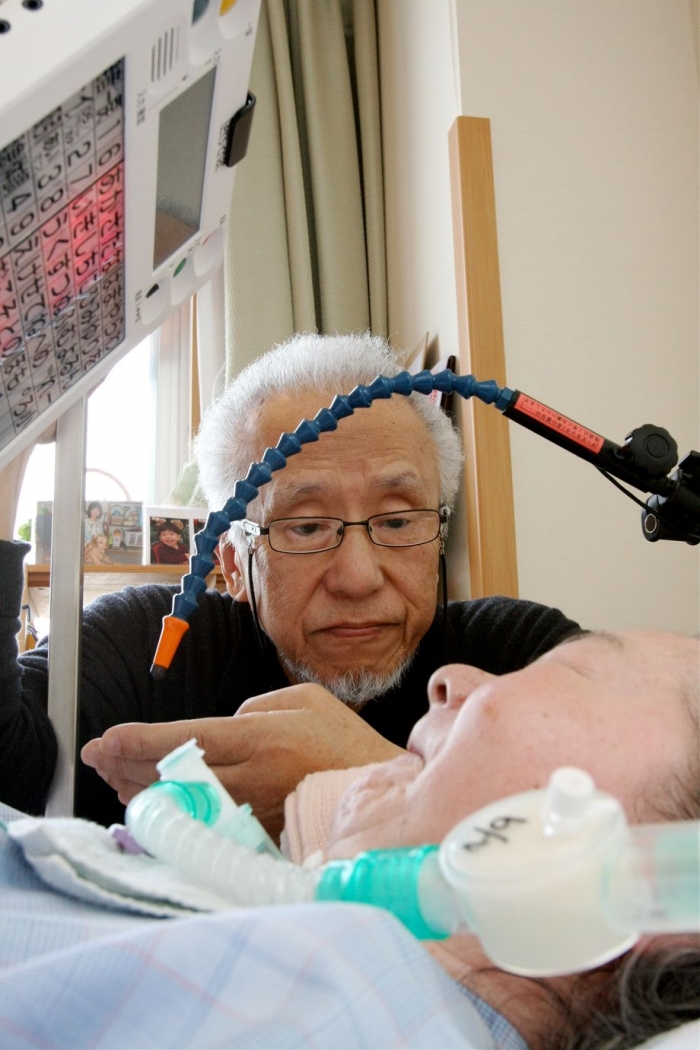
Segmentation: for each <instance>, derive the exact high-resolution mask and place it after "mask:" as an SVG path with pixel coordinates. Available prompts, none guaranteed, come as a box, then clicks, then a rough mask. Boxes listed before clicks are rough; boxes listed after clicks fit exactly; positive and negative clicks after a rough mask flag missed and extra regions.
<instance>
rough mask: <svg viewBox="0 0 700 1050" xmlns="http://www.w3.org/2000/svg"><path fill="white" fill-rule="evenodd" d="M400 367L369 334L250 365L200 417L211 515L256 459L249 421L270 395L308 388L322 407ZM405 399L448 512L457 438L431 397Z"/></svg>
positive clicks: (301, 343) (307, 336)
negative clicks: (431, 456)
mask: <svg viewBox="0 0 700 1050" xmlns="http://www.w3.org/2000/svg"><path fill="white" fill-rule="evenodd" d="M402 369H403V364H402V363H401V360H400V359H399V357H398V355H397V354H396V353H395V351H394V350H393V349H392V348H391V347H390V346H389V344H388V343H387V341H386V340H385V339H383V338H381V337H380V336H373V335H371V334H370V333H369V332H366V333H363V334H360V335H357V334H355V335H333V336H329V335H316V334H313V333H301V334H298V335H295V336H293V337H292V338H291V339H289V340H288V341H287V342H285V343H281V344H280V345H278V346H275V347H273V348H272V349H271V350H269V351H268V352H267V353H266V354H263V355H262V357H259V358H258V359H257V360H256V361H253V362H252V364H250V365H248V366H247V368H244V369H243V371H242V372H240V373H239V375H237V376H236V377H235V378H234V379H233V380H232V381H231V382H230V384H229V385H228V387H227V388H226V390H225V391H224V393H223V394H222V395H221V396H220V397H219V398H218V399H217V401H215V402H214V404H213V405H212V406H211V407H210V408H209V410H208V411H207V412H206V414H205V416H204V418H203V420H202V424H201V427H200V430H199V434H198V436H197V440H196V454H197V460H198V463H199V477H200V485H201V487H202V491H203V492H204V495H205V497H206V500H207V503H208V505H209V508H210V510H221V509H222V507H223V506H224V504H225V503H226V501H227V500H228V499H229V497H230V496H232V495H233V487H234V484H235V483H236V481H239V480H241V479H243V478H244V477H245V475H246V474H247V472H248V468H249V466H250V463H251V461H252V459H256V460H260V459H261V458H262V455H263V453H264V451H265V450H264V449H263V448H260V449H256V448H254V447H252V446H251V437H252V439H253V440H255V433H254V432H253V434H252V435H251V428H250V422H249V421H250V418H251V416H252V413H253V412H254V411H255V410H256V409H258V408H259V407H260V406H261V405H262V404H263V402H265V401H266V400H267V399H268V398H274V397H279V396H281V395H285V394H286V395H289V394H300V393H302V392H303V391H309V390H314V391H318V395H319V405H318V407H319V409H321V408H324V407H327V406H326V405H325V404H324V401H323V396H324V394H327V395H329V396H330V398H332V397H333V396H334V395H335V394H347V393H349V392H350V390H351V389H352V388H353V387H355V386H357V384H358V383H362V384H365V385H366V384H369V383H371V382H372V380H373V379H375V378H376V376H378V375H385V376H394V375H397V374H398V373H399V372H400V371H402ZM394 396H399V395H394ZM407 400H408V401H409V403H410V404H411V405H412V406H413V408H414V410H415V411H416V412H417V413H418V415H419V416H420V418H421V419H422V420H423V422H424V424H425V427H426V429H427V431H428V433H429V435H430V438H431V440H432V441H433V443H434V445H435V452H436V455H437V460H438V467H439V473H440V500H441V503H443V504H444V505H445V506H447V507H449V508H450V509H452V506H453V503H454V499H455V496H456V493H457V487H458V485H459V476H460V472H461V468H462V446H461V442H460V440H459V436H458V434H457V432H456V430H455V428H454V427H453V426H452V423H451V422H450V420H449V419H448V417H447V416H446V415H445V413H444V412H443V411H442V410H441V409H440V407H439V406H438V405H437V404H436V402H434V401H433V400H432V399H431V398H429V397H426V396H425V395H423V394H416V393H413V394H410V395H409V396H408V398H407ZM370 411H371V409H370ZM299 422H301V420H299ZM340 426H343V422H342V421H341V422H340ZM302 455H303V453H302Z"/></svg>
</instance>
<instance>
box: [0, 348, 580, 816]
mask: <svg viewBox="0 0 700 1050" xmlns="http://www.w3.org/2000/svg"><path fill="white" fill-rule="evenodd" d="M399 370H400V365H399V364H398V363H397V360H396V358H395V356H394V354H393V352H392V351H391V349H390V348H389V347H388V346H387V345H386V343H385V342H384V341H383V340H381V339H378V338H376V337H371V336H368V335H364V336H337V337H324V336H316V335H302V336H297V337H295V338H294V339H292V340H291V341H290V342H288V343H286V344H284V345H282V346H280V347H277V348H275V349H274V350H272V351H270V352H269V353H268V354H266V355H264V356H263V357H262V358H261V359H259V360H258V361H257V362H255V363H254V364H253V365H251V366H250V367H249V368H248V369H246V370H245V371H244V372H243V373H241V375H240V376H239V377H237V379H236V380H234V381H233V382H232V383H231V384H230V385H229V387H228V389H227V390H226V392H225V393H224V395H223V396H222V397H221V399H220V400H219V402H217V404H216V405H214V406H213V408H212V409H211V410H210V412H209V413H208V415H207V417H206V419H205V420H204V422H203V424H202V428H201V432H200V436H199V442H198V459H199V464H200V471H201V478H202V484H203V486H204V490H205V493H206V496H207V499H208V501H209V503H210V506H211V507H212V509H214V510H218V509H220V507H222V506H223V505H224V503H225V501H226V500H227V498H228V497H229V496H230V495H231V492H232V488H233V484H234V483H235V481H236V480H237V479H240V478H243V477H244V476H245V473H246V471H247V468H248V465H249V463H250V461H251V460H254V459H259V458H260V456H261V455H262V453H263V451H264V449H265V448H266V447H267V446H272V445H274V444H275V443H276V441H277V439H278V438H279V435H280V433H281V432H282V431H284V430H293V429H294V428H295V427H296V425H297V424H298V423H299V421H300V420H301V418H302V417H304V416H313V415H315V413H316V412H317V411H318V409H319V408H322V407H323V406H324V405H326V404H327V403H329V401H330V400H332V398H333V396H334V395H335V394H336V393H342V392H347V391H349V390H350V389H351V388H352V387H353V386H355V385H356V384H357V383H369V382H371V380H372V379H373V378H374V377H375V376H376V375H378V374H385V375H386V374H396V373H397V372H398V371H399ZM459 468H460V454H459V443H458V440H457V437H456V435H455V434H454V432H453V431H452V428H451V425H450V423H449V421H448V420H447V419H446V417H444V415H443V414H442V413H441V412H440V409H439V408H438V406H437V405H436V404H434V403H433V402H432V401H430V400H429V399H428V398H426V397H423V396H422V395H418V394H413V395H411V397H410V398H408V399H406V398H403V397H393V398H391V399H390V400H387V401H379V402H377V403H375V404H374V405H373V406H372V407H371V409H370V410H369V411H365V412H362V411H358V412H356V413H355V414H354V415H353V416H351V417H350V418H348V419H345V420H343V421H342V422H341V423H340V425H339V427H338V430H337V432H335V433H333V434H330V435H329V434H324V435H323V436H322V437H321V439H320V440H319V441H318V443H316V444H313V445H307V446H305V448H304V450H303V452H302V453H301V454H300V455H297V456H294V457H293V458H292V459H290V461H289V464H288V466H287V467H286V468H285V469H284V470H281V471H279V472H278V473H276V474H275V475H274V477H273V480H272V481H271V482H270V483H269V484H267V485H265V486H264V487H263V488H262V489H261V490H260V494H259V496H258V497H257V498H256V500H255V501H254V502H253V503H251V504H250V505H249V507H248V515H249V517H248V520H247V521H246V522H245V523H242V524H240V523H236V524H235V525H234V526H233V527H232V529H231V530H230V533H229V534H228V535H227V536H225V537H223V538H222V541H221V544H220V555H221V562H222V566H223V571H224V575H225V578H226V583H227V588H228V594H227V595H221V594H219V593H218V592H214V591H211V592H207V593H206V594H205V595H203V596H202V598H201V599H200V606H199V608H198V609H197V611H196V612H195V613H194V614H193V616H192V618H191V621H190V630H189V631H188V632H187V634H186V635H185V637H184V640H183V642H182V644H181V646H180V651H179V652H178V654H177V656H176V658H175V660H174V662H173V664H172V667H171V668H170V670H169V672H168V674H167V675H166V676H165V678H163V679H162V680H159V681H156V680H154V679H153V678H152V677H151V676H150V674H149V667H150V663H151V659H152V657H153V653H154V651H155V646H156V643H157V639H158V635H159V633H160V626H161V620H162V617H163V616H164V615H165V614H166V613H168V612H169V611H170V605H171V599H172V592H173V588H169V587H162V586H146V587H139V588H127V589H126V590H124V591H122V592H119V593H117V594H112V595H106V596H104V597H103V598H101V599H99V600H98V601H96V602H94V603H93V604H92V606H91V607H89V608H88V609H87V610H86V612H85V615H84V627H83V638H82V660H83V668H82V682H81V718H80V743H81V745H83V747H82V757H83V760H84V764H83V765H82V766H81V768H80V770H79V774H78V792H77V812H78V814H79V815H82V816H87V817H90V818H92V819H95V820H98V821H101V822H109V821H113V820H119V819H121V816H122V812H123V810H122V808H121V805H120V802H121V803H124V802H126V801H128V800H129V798H131V797H132V795H133V794H135V793H136V792H137V791H138V790H140V789H141V788H142V787H143V786H144V785H145V784H148V783H150V782H151V781H152V780H153V779H154V778H155V776H156V773H155V763H156V762H157V761H158V759H159V758H161V757H162V756H163V755H164V754H166V753H167V752H168V751H170V750H171V749H172V748H173V747H175V746H177V744H179V743H182V742H183V741H185V740H187V739H189V738H190V737H192V736H193V735H195V736H197V738H198V740H199V742H200V744H201V746H203V747H204V748H205V749H206V752H207V759H208V760H209V761H210V762H211V763H212V764H213V766H214V768H215V769H216V771H217V773H218V774H219V776H220V777H221V779H222V780H223V782H224V783H225V785H226V787H227V788H228V789H229V791H230V792H231V794H232V795H233V796H234V798H236V799H237V801H239V802H243V801H249V802H251V804H252V805H253V807H254V809H255V811H256V813H257V814H258V816H259V817H260V818H261V819H262V820H263V821H264V822H265V823H266V824H267V826H268V828H269V829H270V830H271V831H272V832H277V831H279V829H280V827H281V818H282V806H283V802H284V798H285V796H286V795H287V794H288V793H289V792H290V791H291V790H292V789H293V788H294V787H295V785H296V784H297V783H298V782H299V781H300V780H301V779H302V778H303V777H304V776H305V775H306V774H307V773H309V772H311V771H314V770H319V769H330V768H342V767H347V766H354V765H362V764H364V763H367V762H372V761H380V760H383V759H386V758H390V757H392V755H394V754H396V752H397V751H398V750H400V749H401V748H403V747H404V746H405V744H406V741H407V739H408V736H409V733H410V730H411V728H412V726H413V725H414V723H415V722H416V721H417V720H418V719H419V718H420V717H421V716H422V715H423V714H424V712H425V710H426V699H425V697H426V685H427V682H428V679H429V677H430V675H431V674H432V673H433V671H435V670H436V668H437V667H439V666H440V665H441V664H444V663H446V662H465V663H470V664H474V665H476V666H478V667H480V668H482V669H483V670H485V671H488V672H491V673H495V674H502V673H506V672H509V671H513V670H516V669H518V668H520V667H522V666H524V665H525V664H528V663H529V662H530V661H531V660H533V659H535V658H536V657H537V656H539V655H540V654H541V653H543V652H545V651H546V650H548V649H550V648H552V647H553V646H554V645H556V644H557V643H558V642H560V641H561V640H562V639H563V638H565V637H566V636H567V635H569V634H571V633H573V632H575V631H576V630H577V626H576V624H574V623H573V622H572V621H571V620H568V619H566V618H565V617H564V616H563V615H562V614H561V613H560V612H558V611H557V610H553V609H547V608H545V607H543V606H540V605H535V604H533V603H529V602H520V601H514V600H511V599H506V598H492V599H483V600H479V601H472V602H453V603H450V605H449V606H448V609H447V614H446V616H445V615H443V611H442V610H441V609H439V610H437V609H436V605H437V595H438V577H439V566H440V559H441V557H442V547H443V538H444V534H445V529H446V523H447V518H448V516H449V510H450V508H451V506H452V501H453V500H454V496H455V492H456V489H457V484H458V476H459ZM5 534H6V535H7V533H5ZM25 551H26V547H25V546H23V545H21V544H8V543H0V588H1V595H0V601H1V603H2V606H1V607H2V609H3V612H4V613H5V616H6V619H4V620H2V619H0V624H4V628H2V630H4V633H3V634H0V690H1V691H0V697H2V700H1V701H0V705H1V706H0V798H2V799H3V800H4V801H6V802H8V803H11V804H13V805H15V806H17V807H18V808H22V809H24V810H25V811H28V810H29V811H31V810H33V811H37V810H38V809H40V808H41V806H42V805H43V804H44V801H45V798H46V795H47V793H48V790H49V786H50V781H51V777H52V775H53V769H54V765H55V743H54V739H53V734H52V730H51V726H50V724H49V722H48V719H47V716H46V713H45V704H46V674H47V647H46V644H42V645H40V646H38V647H37V648H36V649H34V650H33V651H32V652H30V653H26V654H23V655H22V656H21V657H20V658H19V662H18V660H17V658H16V652H15V650H14V644H15V643H14V637H13V633H12V632H13V631H14V626H15V625H14V622H13V619H12V617H14V616H16V615H17V611H18V609H19V602H20V597H19V596H20V591H21V560H22V557H23V556H24V552H25ZM308 682H313V683H317V684H319V685H322V686H324V687H325V688H326V690H330V692H331V693H332V694H333V696H330V697H329V696H328V695H327V693H324V692H323V691H322V690H306V689H304V686H303V683H308ZM288 685H296V686H297V687H298V688H297V689H296V690H291V691H289V692H287V693H286V694H285V696H286V700H285V707H284V709H279V707H278V698H277V697H269V696H266V695H265V694H267V693H269V692H270V691H271V690H276V689H279V688H282V687H284V686H288ZM260 694H263V695H260ZM336 698H337V699H336ZM232 715H235V717H233V718H232V717H231V716H232ZM193 720H194V721H193ZM124 723H135V724H130V725H125V724H124ZM95 773H97V774H98V776H96V775H95ZM100 778H101V779H100Z"/></svg>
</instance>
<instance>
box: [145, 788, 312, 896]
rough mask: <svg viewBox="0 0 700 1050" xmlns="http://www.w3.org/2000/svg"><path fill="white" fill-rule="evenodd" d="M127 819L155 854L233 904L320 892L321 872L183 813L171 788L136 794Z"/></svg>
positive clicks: (147, 847)
mask: <svg viewBox="0 0 700 1050" xmlns="http://www.w3.org/2000/svg"><path fill="white" fill-rule="evenodd" d="M126 824H127V827H128V829H129V832H130V833H131V835H132V836H133V837H134V839H135V840H136V841H137V842H138V844H139V845H140V846H142V847H143V848H144V849H145V850H147V851H148V852H149V853H151V854H152V855H153V856H154V857H158V859H159V860H163V861H166V862H167V863H169V864H172V865H173V867H175V868H177V869H178V870H179V871H181V872H182V873H183V874H184V875H187V876H189V878H191V879H192V881H193V882H195V883H198V884H199V885H200V886H207V887H208V888H209V889H211V890H214V892H216V893H218V894H219V895H220V896H221V897H223V898H224V899H225V900H228V901H230V902H231V904H239V905H242V906H256V905H263V904H285V903H295V902H298V901H312V900H314V898H315V890H316V883H317V881H318V875H317V873H316V872H314V871H313V870H311V869H307V868H300V867H298V866H297V865H295V864H291V863H288V862H287V861H284V860H282V861H280V860H277V859H275V858H274V857H271V856H269V855H266V854H265V853H255V852H253V851H252V850H251V849H250V848H248V847H246V846H241V845H239V844H238V843H237V842H235V841H234V840H233V839H230V838H224V837H223V836H221V835H217V834H216V833H215V832H214V831H212V830H210V829H209V828H207V827H205V825H204V824H202V823H201V822H200V821H199V820H196V819H193V817H191V816H188V815H187V814H185V813H183V812H182V810H181V809H180V806H179V804H178V802H177V801H175V799H174V798H173V797H172V796H171V794H170V793H169V792H167V791H162V790H159V791H151V790H150V789H147V790H146V791H142V792H141V793H140V794H139V795H136V797H135V798H133V799H132V800H131V802H130V803H129V805H128V806H127V809H126Z"/></svg>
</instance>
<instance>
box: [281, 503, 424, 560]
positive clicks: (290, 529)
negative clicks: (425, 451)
mask: <svg viewBox="0 0 700 1050" xmlns="http://www.w3.org/2000/svg"><path fill="white" fill-rule="evenodd" d="M355 525H362V526H363V527H365V528H366V529H367V531H368V532H369V536H370V539H371V540H372V542H373V543H376V544H377V545H378V546H380V547H417V546H419V545H420V544H422V543H430V542H431V540H434V539H436V538H437V536H438V534H439V531H440V514H439V512H438V511H437V510H405V511H399V512H398V513H397V512H394V513H392V514H375V515H373V516H372V517H371V518H369V519H368V520H367V522H344V521H342V520H341V519H340V518H306V517H304V518H278V519H276V520H274V521H271V522H270V524H269V526H268V539H269V542H270V546H271V547H272V549H273V550H276V551H278V552H280V553H282V554H312V553H315V552H318V551H325V550H332V549H333V547H337V546H338V545H339V544H340V543H341V541H342V539H343V534H344V531H345V528H347V527H352V526H355Z"/></svg>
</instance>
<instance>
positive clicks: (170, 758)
mask: <svg viewBox="0 0 700 1050" xmlns="http://www.w3.org/2000/svg"><path fill="white" fill-rule="evenodd" d="M203 756H204V751H203V750H202V748H201V747H198V746H197V741H196V739H194V738H193V739H192V740H188V741H187V743H185V744H182V745H181V746H180V747H176V748H175V750H174V751H171V752H170V753H169V754H168V755H166V756H165V758H163V759H161V761H160V762H159V763H158V764H157V766H156V769H157V770H158V772H159V774H160V777H161V779H160V785H163V784H165V783H169V782H172V781H178V782H179V784H178V788H179V791H178V795H177V797H178V798H180V799H182V800H183V801H182V804H181V808H182V809H183V811H184V812H185V813H189V815H190V816H191V817H194V818H195V819H196V820H202V821H203V822H204V823H205V824H206V825H207V826H208V827H212V828H213V829H214V830H215V831H216V833H217V834H218V835H223V836H224V837H225V838H231V839H235V840H236V842H238V843H240V844H241V846H248V847H249V848H250V849H254V850H257V851H258V852H262V851H264V852H266V853H271V854H272V856H273V857H278V858H281V857H282V854H281V853H280V851H279V849H278V848H277V846H276V845H275V843H274V842H273V841H272V839H271V838H270V836H269V835H268V833H267V832H266V831H265V828H264V827H263V826H262V824H261V823H260V821H259V820H258V819H257V817H255V816H253V811H252V809H251V807H250V805H249V804H248V803H247V802H244V803H243V805H241V806H239V805H237V804H236V803H235V802H234V801H233V799H232V798H231V796H230V795H229V793H228V791H226V789H225V788H224V786H223V784H222V783H221V781H220V780H219V778H218V777H217V776H216V774H215V773H214V771H213V770H212V769H211V768H210V767H209V766H208V765H207V764H206V762H205V761H204V757H203ZM194 785H197V788H198V789H199V790H200V791H201V789H202V788H203V787H204V786H206V787H208V789H209V794H210V795H213V801H212V803H211V805H212V810H211V811H210V813H209V816H208V817H202V816H199V814H198V813H195V812H193V811H192V810H191V809H190V808H188V806H190V805H191V804H192V803H191V801H188V800H187V799H186V795H187V788H192V787H193V786H194ZM152 786H155V785H152ZM183 790H184V794H183ZM214 807H215V815H214Z"/></svg>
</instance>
